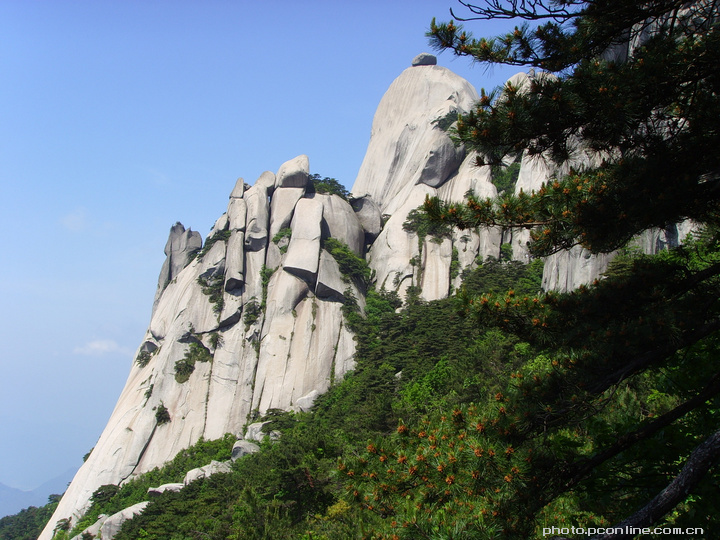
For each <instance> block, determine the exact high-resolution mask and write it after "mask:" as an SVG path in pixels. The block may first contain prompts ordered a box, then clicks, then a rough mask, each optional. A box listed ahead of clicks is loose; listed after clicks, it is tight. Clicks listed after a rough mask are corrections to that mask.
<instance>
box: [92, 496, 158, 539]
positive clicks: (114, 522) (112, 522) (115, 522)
mask: <svg viewBox="0 0 720 540" xmlns="http://www.w3.org/2000/svg"><path fill="white" fill-rule="evenodd" d="M148 504H150V503H149V502H148V501H144V502H139V503H137V504H134V505H132V506H130V507H128V508H125V509H124V510H120V511H119V512H118V513H117V514H113V515H112V516H110V517H109V518H107V519H106V520H105V521H104V522H103V524H102V526H101V527H100V538H102V539H103V540H112V539H113V538H115V535H116V534H117V533H118V532H119V531H120V528H121V527H122V525H123V523H125V522H126V521H127V520H129V519H132V518H133V517H135V516H137V515H138V514H141V513H142V511H143V510H145V507H146V506H147V505H148Z"/></svg>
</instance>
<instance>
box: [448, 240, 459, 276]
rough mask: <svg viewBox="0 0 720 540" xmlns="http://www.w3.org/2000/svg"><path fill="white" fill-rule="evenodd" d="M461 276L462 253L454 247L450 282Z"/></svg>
mask: <svg viewBox="0 0 720 540" xmlns="http://www.w3.org/2000/svg"><path fill="white" fill-rule="evenodd" d="M459 274H460V252H459V251H458V249H457V248H456V247H455V246H453V248H452V256H451V258H450V281H453V280H454V279H455V278H456V277H458V275H459Z"/></svg>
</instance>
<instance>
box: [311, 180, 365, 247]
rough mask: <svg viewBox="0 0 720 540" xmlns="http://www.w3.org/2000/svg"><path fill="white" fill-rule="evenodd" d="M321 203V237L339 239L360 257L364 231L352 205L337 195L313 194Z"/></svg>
mask: <svg viewBox="0 0 720 540" xmlns="http://www.w3.org/2000/svg"><path fill="white" fill-rule="evenodd" d="M315 198H316V199H317V200H320V201H321V202H322V205H323V219H322V225H323V238H327V237H328V236H331V237H333V238H336V239H337V240H340V241H341V242H343V243H344V244H347V246H348V247H349V248H350V249H351V250H353V252H354V253H355V254H356V255H360V256H361V257H362V256H363V255H364V254H365V231H363V228H362V225H360V221H359V220H358V218H357V216H356V215H355V212H354V211H353V209H352V206H350V204H349V203H348V202H347V201H346V200H345V199H343V198H342V197H339V196H338V195H322V194H318V195H316V196H315Z"/></svg>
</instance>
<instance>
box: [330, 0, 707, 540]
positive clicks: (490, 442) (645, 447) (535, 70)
mask: <svg viewBox="0 0 720 540" xmlns="http://www.w3.org/2000/svg"><path fill="white" fill-rule="evenodd" d="M460 3H461V4H462V5H463V6H464V10H465V12H466V13H465V12H464V15H465V17H464V18H461V17H458V16H457V14H456V13H453V16H454V17H455V19H456V20H464V21H466V22H467V21H470V22H471V23H472V21H475V20H480V21H482V20H489V19H516V20H519V21H520V22H521V23H522V24H520V25H518V26H517V27H516V28H515V29H514V30H513V31H512V32H510V33H509V34H507V35H505V36H501V37H497V38H493V39H487V38H481V39H476V38H474V37H473V36H472V35H471V33H470V32H469V31H467V30H465V29H464V28H463V26H462V25H461V24H459V23H457V22H455V21H451V22H447V23H442V24H438V23H436V22H435V21H433V23H432V25H431V31H430V33H429V36H430V39H431V42H432V43H433V45H435V46H436V47H437V48H438V49H446V50H451V51H453V52H454V53H455V54H457V55H460V56H466V57H468V58H469V59H471V60H473V61H479V62H485V63H501V64H509V65H516V66H520V67H525V68H527V69H529V70H530V73H529V76H528V80H527V83H526V84H523V85H518V86H513V85H512V84H508V85H506V86H505V87H503V88H501V89H499V90H498V91H496V92H494V93H491V94H486V93H485V91H482V92H481V98H480V101H479V102H478V104H477V106H476V107H475V109H474V110H473V111H471V112H470V113H469V114H467V115H464V116H461V117H459V118H458V122H457V124H456V128H455V133H454V135H455V137H456V138H457V139H458V141H460V142H462V143H464V144H465V145H466V147H469V148H471V149H474V150H476V151H477V152H478V155H479V156H480V157H479V158H478V163H477V165H478V166H485V165H495V164H499V163H501V162H502V161H503V160H504V159H507V158H508V157H517V156H518V155H519V154H520V153H522V152H526V153H527V155H528V157H534V158H535V159H543V160H547V161H549V162H551V163H552V164H553V165H556V166H557V167H556V168H555V170H557V171H563V170H564V171H567V172H565V173H564V174H561V173H559V172H558V173H556V174H555V175H554V176H553V177H552V178H550V179H549V181H548V182H547V183H546V184H545V185H544V186H543V187H542V188H540V189H539V190H538V191H536V192H532V193H524V192H520V193H517V194H514V195H512V194H504V195H502V196H501V197H500V198H499V199H495V200H491V199H485V200H482V199H479V198H477V197H474V196H470V197H469V198H468V199H467V200H466V201H465V202H463V203H446V202H443V201H441V200H439V199H430V200H428V201H426V204H425V211H426V212H427V213H428V214H429V215H430V217H431V218H432V219H434V220H437V221H441V222H444V223H449V224H452V225H455V226H458V227H461V228H474V227H481V226H496V225H499V226H502V227H506V228H513V227H515V228H526V229H530V231H531V241H530V243H529V249H530V252H531V253H532V254H533V255H534V256H536V257H540V256H547V255H550V254H553V253H556V252H558V251H561V250H565V249H569V248H571V247H573V246H577V245H579V246H583V247H585V248H586V249H588V250H590V251H591V252H593V253H609V252H613V251H615V250H620V251H621V253H620V255H618V256H617V257H616V259H615V263H614V264H613V265H612V267H611V269H610V270H609V271H608V273H607V274H606V275H605V276H604V277H603V278H602V279H600V280H599V281H596V282H595V283H593V284H589V285H588V286H584V287H581V288H580V289H578V290H576V291H573V292H570V293H564V294H558V293H553V292H548V293H546V294H543V295H540V296H535V297H528V296H522V297H520V296H519V295H516V294H515V293H514V292H513V291H508V292H507V293H506V294H504V295H495V294H486V295H482V296H480V297H472V296H470V295H466V296H465V297H464V298H463V300H464V302H465V310H466V311H467V312H468V313H470V314H472V315H474V316H476V317H477V318H478V320H479V321H480V322H481V323H482V324H485V325H486V324H496V325H498V326H500V327H502V328H504V329H505V330H507V331H511V332H514V333H516V334H518V335H519V336H521V337H522V338H524V339H526V340H528V341H529V342H530V343H531V344H532V345H534V346H535V347H536V348H537V350H539V351H541V354H539V355H538V356H537V357H536V358H535V359H534V360H532V361H530V362H528V363H527V364H526V365H525V366H524V367H523V368H522V369H519V370H513V371H508V378H509V380H508V383H507V387H506V389H505V391H503V392H500V393H497V394H496V395H494V396H486V397H485V398H484V399H479V400H478V403H476V404H472V405H468V406H464V407H458V408H455V409H454V410H449V411H446V412H445V413H444V414H439V415H438V416H437V417H429V418H428V419H426V421H425V423H423V424H422V425H419V426H403V425H401V426H400V427H399V428H398V434H397V435H396V436H395V437H394V438H385V439H383V440H382V441H377V442H376V443H372V444H370V445H368V448H367V453H366V454H364V455H363V456H361V457H360V458H359V459H357V460H349V461H348V462H344V463H342V464H341V468H342V470H343V472H344V473H345V474H347V475H348V476H349V477H351V478H354V479H357V480H353V481H352V482H351V483H350V484H349V486H348V489H349V490H350V491H351V492H352V494H353V496H354V497H355V499H356V500H357V501H359V502H360V504H361V505H364V507H365V508H367V509H369V510H371V511H373V512H375V513H377V514H378V515H380V516H382V517H384V518H386V519H387V520H388V521H390V522H391V523H392V527H389V528H388V531H387V533H386V537H393V536H397V537H427V538H434V537H443V538H445V537H447V538H487V537H496V536H501V537H506V538H530V537H540V536H541V535H540V531H541V529H542V528H543V527H546V526H549V525H557V526H564V527H566V526H568V525H570V524H572V525H573V526H584V527H607V526H613V525H614V526H622V527H625V526H628V527H636V528H637V527H649V526H651V525H661V524H663V523H671V524H673V525H675V526H680V525H681V526H683V527H685V526H687V527H690V526H697V527H704V528H705V534H706V535H707V534H711V533H710V529H711V528H715V529H716V530H717V527H719V526H720V520H719V519H718V517H717V515H716V514H717V512H715V510H716V507H717V500H718V496H719V494H718V481H719V480H720V478H719V477H718V473H717V464H718V461H720V431H719V430H718V428H720V400H719V399H718V395H719V394H720V366H719V365H718V363H717V359H718V358H720V346H719V345H720V342H719V338H720V333H719V332H718V331H719V330H720V303H719V302H718V298H720V236H719V231H720V228H719V227H718V225H720V223H718V218H719V214H718V210H719V203H720V174H719V173H720V144H719V143H720V130H719V129H718V127H719V126H720V123H719V120H720V68H719V67H718V64H717V61H716V59H717V58H718V52H720V27H719V26H718V21H719V20H720V18H719V16H720V5H719V3H718V2H716V1H704V0H699V1H694V2H686V1H679V0H649V1H646V2H636V1H632V0H588V1H581V0H547V1H542V0H536V1H533V0H522V1H521V0H508V1H502V0H487V1H486V2H485V3H484V4H482V5H476V4H471V3H468V2H463V1H461V2H460ZM579 153H584V154H585V155H586V156H587V155H589V156H591V159H585V160H578V159H576V158H577V156H578V154H579ZM568 164H570V165H571V166H572V167H568ZM562 166H564V167H562ZM683 220H691V221H692V222H693V223H694V224H695V231H696V232H695V233H694V234H693V236H692V237H690V238H687V239H685V243H684V245H682V246H681V247H679V248H677V249H673V250H670V251H667V252H663V253H660V254H658V255H655V256H645V255H638V254H633V253H632V250H630V249H629V248H628V246H629V244H630V242H631V241H632V239H633V238H634V237H636V236H637V235H638V234H639V233H641V232H643V231H646V230H648V229H650V228H653V227H661V228H664V227H667V226H670V225H672V224H676V223H679V222H681V221H683ZM390 465H392V466H390ZM633 536H634V535H632V534H631V535H624V534H611V535H606V536H597V538H600V537H602V538H632V537H633Z"/></svg>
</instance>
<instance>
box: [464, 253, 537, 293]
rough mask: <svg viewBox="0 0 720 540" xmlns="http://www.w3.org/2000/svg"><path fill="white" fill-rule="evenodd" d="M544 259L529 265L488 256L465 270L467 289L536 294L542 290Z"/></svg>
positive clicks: (465, 286) (486, 291)
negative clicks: (472, 267)
mask: <svg viewBox="0 0 720 540" xmlns="http://www.w3.org/2000/svg"><path fill="white" fill-rule="evenodd" d="M542 273H543V261H542V260H541V259H536V260H534V261H532V262H531V263H530V264H529V265H526V264H523V263H521V262H520V261H512V260H511V261H507V262H504V261H500V260H498V259H496V258H494V257H488V258H487V259H485V261H482V262H480V264H479V265H478V266H477V267H476V268H474V269H466V270H464V271H463V287H464V288H465V290H468V289H469V290H472V291H484V292H485V293H497V294H504V293H505V292H507V291H509V290H513V291H514V292H515V294H517V295H524V296H525V295H527V296H535V295H537V294H538V293H540V292H541V285H542Z"/></svg>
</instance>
